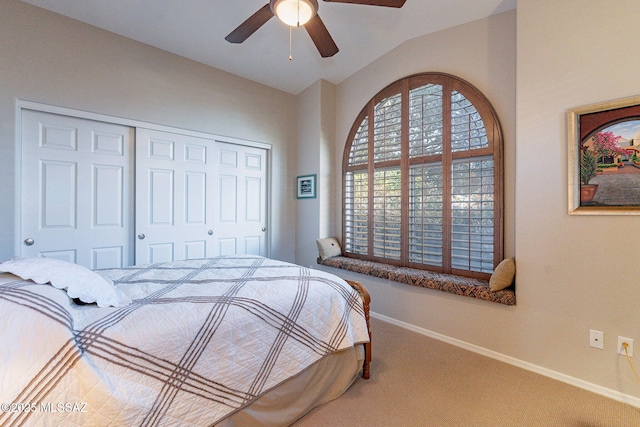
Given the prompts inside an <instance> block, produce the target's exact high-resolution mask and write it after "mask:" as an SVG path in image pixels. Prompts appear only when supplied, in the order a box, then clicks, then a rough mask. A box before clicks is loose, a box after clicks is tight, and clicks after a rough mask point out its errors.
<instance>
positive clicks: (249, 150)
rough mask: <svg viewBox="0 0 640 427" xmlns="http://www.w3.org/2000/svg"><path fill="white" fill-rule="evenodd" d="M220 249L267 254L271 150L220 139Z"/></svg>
mask: <svg viewBox="0 0 640 427" xmlns="http://www.w3.org/2000/svg"><path fill="white" fill-rule="evenodd" d="M215 148H216V158H217V168H216V169H217V171H216V175H217V182H218V190H217V192H216V199H217V203H216V204H217V207H218V208H217V211H216V227H215V229H216V233H215V242H216V253H217V254H220V255H232V254H251V255H262V256H266V255H267V150H265V149H262V148H255V147H247V146H243V145H236V144H228V143H223V142H217V143H216V145H215Z"/></svg>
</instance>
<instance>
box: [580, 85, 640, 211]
mask: <svg viewBox="0 0 640 427" xmlns="http://www.w3.org/2000/svg"><path fill="white" fill-rule="evenodd" d="M567 118H568V139H569V150H568V158H569V169H568V171H569V174H568V175H569V213H570V214H587V215H640V96H636V97H631V98H624V99H619V100H615V101H608V102H603V103H599V104H593V105H587V106H584V107H579V108H576V109H573V110H569V112H568V117H567Z"/></svg>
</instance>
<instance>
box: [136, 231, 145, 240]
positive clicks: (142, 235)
mask: <svg viewBox="0 0 640 427" xmlns="http://www.w3.org/2000/svg"><path fill="white" fill-rule="evenodd" d="M145 237H147V236H145V235H144V234H143V233H140V234H138V240H144V238H145Z"/></svg>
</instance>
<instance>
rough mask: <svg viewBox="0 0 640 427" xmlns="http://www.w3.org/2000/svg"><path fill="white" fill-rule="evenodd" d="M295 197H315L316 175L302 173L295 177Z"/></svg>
mask: <svg viewBox="0 0 640 427" xmlns="http://www.w3.org/2000/svg"><path fill="white" fill-rule="evenodd" d="M296 198H298V199H315V198H316V175H315V174H314V175H302V176H299V177H298V178H297V179H296Z"/></svg>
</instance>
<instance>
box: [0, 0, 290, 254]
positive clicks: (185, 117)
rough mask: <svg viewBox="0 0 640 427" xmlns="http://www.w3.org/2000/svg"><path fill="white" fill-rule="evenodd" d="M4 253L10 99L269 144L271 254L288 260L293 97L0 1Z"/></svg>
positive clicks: (13, 238)
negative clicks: (270, 166) (270, 169)
mask: <svg viewBox="0 0 640 427" xmlns="http://www.w3.org/2000/svg"><path fill="white" fill-rule="evenodd" d="M0 41H1V42H0V58H1V60H0V61H1V62H0V174H1V176H0V178H1V179H0V200H2V203H1V204H0V223H1V226H0V260H4V259H6V258H9V257H11V256H13V255H14V254H15V253H16V252H15V251H16V250H17V248H16V246H17V242H18V241H20V237H19V236H18V235H17V230H16V229H17V226H16V223H17V221H18V220H17V218H15V211H16V202H17V200H19V194H17V191H16V190H15V188H16V182H15V179H14V175H15V168H14V167H15V161H16V129H15V123H16V101H17V100H18V99H20V100H27V101H34V102H38V103H44V104H51V105H56V106H62V107H67V108H72V109H76V110H81V111H88V112H94V113H100V114H106V115H110V116H117V117H124V118H129V119H134V120H140V121H145V122H149V123H156V124H162V125H167V126H174V127H177V128H182V129H189V130H196V131H202V132H207V133H212V134H216V135H222V136H229V137H234V138H240V139H247V140H253V141H259V142H264V143H268V144H272V146H273V150H272V166H273V174H272V182H271V184H272V193H271V195H272V199H271V213H272V228H271V231H272V236H273V238H272V248H273V251H272V253H271V255H272V256H273V257H276V258H279V259H284V260H289V261H293V260H294V246H295V233H294V232H293V231H292V228H293V227H292V224H295V220H296V218H295V213H294V212H293V211H292V209H291V206H292V204H293V203H294V200H295V198H294V192H293V180H294V177H295V175H294V174H295V169H294V168H293V166H292V165H293V164H295V160H296V157H295V155H296V153H295V145H293V144H292V141H293V138H294V136H295V134H294V132H295V124H294V123H293V122H292V120H291V117H294V116H295V102H296V100H295V97H294V96H293V95H290V94H286V93H284V92H280V91H277V90H275V89H271V88H268V87H266V86H263V85H260V84H257V83H253V82H250V81H248V80H245V79H242V78H239V77H236V76H234V75H231V74H228V73H225V72H222V71H219V70H215V69H213V68H210V67H207V66H204V65H201V64H198V63H195V62H193V61H189V60H186V59H184V58H181V57H178V56H175V55H171V54H169V53H167V52H164V51H161V50H158V49H155V48H152V47H150V46H148V45H144V44H142V43H138V42H134V41H132V40H129V39H126V38H123V37H120V36H117V35H115V34H112V33H109V32H106V31H102V30H99V29H97V28H95V27H92V26H89V25H86V24H82V23H79V22H77V21H74V20H71V19H68V18H65V17H62V16H60V15H56V14H53V13H50V12H47V11H45V10H43V9H39V8H36V7H33V6H30V5H27V4H25V3H22V2H19V1H17V0H3V1H0Z"/></svg>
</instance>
